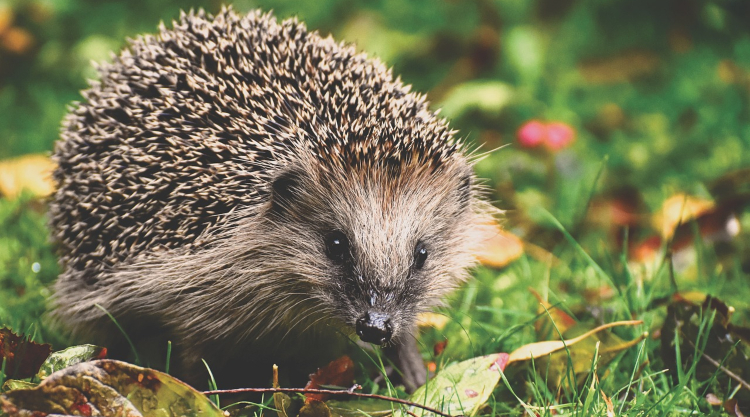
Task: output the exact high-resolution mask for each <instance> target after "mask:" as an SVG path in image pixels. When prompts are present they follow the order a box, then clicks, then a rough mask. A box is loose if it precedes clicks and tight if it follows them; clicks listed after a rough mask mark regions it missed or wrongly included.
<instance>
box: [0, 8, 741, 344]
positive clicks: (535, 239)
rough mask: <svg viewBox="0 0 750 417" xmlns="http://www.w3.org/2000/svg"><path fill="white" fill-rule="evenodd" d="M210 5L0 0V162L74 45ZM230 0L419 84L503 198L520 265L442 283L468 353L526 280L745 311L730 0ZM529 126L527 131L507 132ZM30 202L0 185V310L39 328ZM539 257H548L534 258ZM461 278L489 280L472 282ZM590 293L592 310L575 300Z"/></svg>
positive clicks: (43, 262)
mask: <svg viewBox="0 0 750 417" xmlns="http://www.w3.org/2000/svg"><path fill="white" fill-rule="evenodd" d="M221 5H222V3H221V2H218V1H199V0H196V1H169V0H127V1H126V0H121V1H105V0H0V160H2V159H6V158H11V157H16V156H20V155H24V154H30V153H49V152H50V151H51V149H52V147H53V143H54V141H55V140H56V138H57V136H58V129H59V126H60V122H61V119H62V118H63V116H64V114H65V112H66V109H67V106H68V105H69V103H71V102H73V101H75V100H78V99H80V94H79V91H80V90H81V89H84V88H86V86H87V84H86V80H87V79H96V76H97V75H96V71H95V69H94V67H93V66H92V65H91V62H92V61H94V62H97V61H106V60H107V59H108V57H109V56H111V54H112V53H113V52H117V51H119V50H120V49H121V48H123V47H126V45H127V41H126V39H127V38H129V37H134V36H137V35H138V34H139V33H153V32H155V31H156V27H157V25H158V23H159V22H160V21H164V22H165V23H166V24H167V26H169V25H170V21H171V20H172V19H175V18H177V16H178V15H179V10H180V9H190V8H205V9H206V10H207V11H209V12H216V11H218V10H219V9H220V7H221ZM232 5H233V7H234V8H235V9H236V10H238V11H247V10H251V9H254V8H262V9H264V10H273V11H274V13H275V14H276V15H277V16H278V17H279V18H287V17H290V16H298V17H299V19H300V20H302V21H304V22H306V24H307V25H308V27H309V28H310V29H313V30H318V31H320V32H321V33H323V34H328V33H331V34H332V35H333V36H334V37H335V38H336V39H340V40H347V41H351V42H355V43H356V44H357V46H358V47H359V48H360V49H362V50H364V51H367V52H369V53H370V54H371V55H372V56H378V57H380V58H381V59H383V60H384V61H386V62H387V63H388V64H389V65H391V66H393V68H394V72H395V73H396V74H399V75H400V76H401V77H402V79H403V80H404V81H405V82H406V83H409V84H413V86H414V89H415V90H418V91H422V92H426V93H427V94H428V97H429V98H430V100H431V102H432V103H433V106H434V108H436V109H437V108H441V109H442V113H441V114H442V115H443V116H445V117H447V118H449V119H450V120H451V121H452V124H453V127H454V128H456V129H458V130H459V132H460V133H459V134H460V135H461V136H463V137H466V138H468V139H469V140H470V141H471V142H472V143H474V144H476V145H477V146H480V145H481V147H480V148H479V152H487V154H486V155H485V157H484V158H483V159H482V160H481V161H480V162H479V163H478V165H477V171H478V174H479V176H480V177H482V178H486V185H487V187H488V189H489V196H490V198H491V199H492V200H493V202H495V203H496V204H497V205H498V206H499V207H501V208H503V209H505V210H507V212H506V219H505V220H504V221H503V223H504V225H505V227H506V228H507V229H508V230H509V231H511V232H512V233H514V234H515V235H516V236H519V237H520V238H521V239H522V240H523V241H524V245H525V246H524V250H525V254H526V255H525V257H524V258H523V259H524V260H526V261H525V262H521V263H518V262H517V263H516V264H512V265H511V266H510V267H508V268H506V269H500V270H501V271H502V272H497V271H498V270H495V269H489V268H485V269H480V271H479V272H478V273H477V276H478V277H479V280H478V281H476V282H478V283H479V284H476V282H475V284H471V285H472V286H470V287H469V288H468V289H467V290H465V291H464V292H462V293H460V294H459V295H458V296H457V300H456V302H455V304H454V305H459V306H460V309H459V311H463V312H472V314H474V317H475V318H477V317H483V319H482V320H484V327H483V329H484V330H482V331H481V332H478V333H476V334H475V335H474V336H475V337H476V341H482V340H484V341H486V340H491V341H492V343H490V344H488V345H487V346H489V347H487V348H486V349H500V348H502V347H504V346H505V345H503V343H510V344H511V345H512V344H513V343H515V344H516V346H517V344H518V343H520V340H524V335H523V334H521V335H516V336H517V338H516V339H512V338H511V339H508V340H510V342H508V341H507V340H506V342H503V340H505V339H502V338H498V337H497V335H496V334H495V335H494V336H493V335H492V332H493V330H486V329H488V328H491V326H492V325H495V326H498V327H496V329H498V330H497V332H501V330H502V328H504V327H507V325H509V324H510V323H516V322H518V321H519V320H520V319H519V317H524V320H526V319H528V317H529V316H528V315H529V314H531V312H533V311H535V309H536V305H537V304H536V301H535V299H534V298H533V297H532V296H531V295H530V294H529V293H528V292H527V291H526V287H527V286H529V285H538V284H539V283H540V282H541V283H543V285H549V287H550V289H549V291H550V293H551V294H553V296H551V298H555V299H557V300H564V301H565V303H566V305H568V306H571V309H572V310H573V311H574V312H576V311H578V312H579V314H580V315H579V316H578V317H579V318H580V317H592V316H593V317H594V318H596V319H597V320H599V321H602V317H603V316H602V315H601V314H604V316H606V317H608V318H613V317H614V318H617V317H620V318H623V317H624V318H629V317H633V316H636V317H639V318H642V316H640V315H639V314H640V313H643V314H647V313H648V312H650V311H652V310H651V309H652V307H653V303H654V302H655V300H657V299H658V297H659V296H664V295H666V294H669V291H670V288H671V290H674V289H675V286H676V287H678V289H680V290H685V289H698V290H701V291H704V292H712V293H714V294H719V295H721V296H722V297H724V298H725V299H727V301H728V302H730V303H732V304H733V305H734V306H735V307H737V313H736V315H735V317H734V320H735V322H737V323H739V324H742V325H747V323H748V318H749V317H750V315H748V301H747V300H748V299H749V297H750V289H749V288H750V285H748V277H749V276H750V234H749V233H748V230H750V210H748V201H750V152H748V149H750V108H749V104H750V103H749V102H748V99H749V97H750V25H748V22H750V2H748V1H746V0H714V1H709V0H706V1H698V0H663V1H654V0H473V1H458V0H451V1H448V0H446V1H438V0H368V1H364V0H356V1H348V0H347V1H345V0H316V1H307V2H298V1H291V0H276V1H272V0H258V1H251V0H239V1H235V2H233V3H232ZM530 122H531V123H532V124H533V123H537V126H542V133H539V131H538V130H537V131H536V133H534V132H532V131H531V130H528V129H527V130H524V129H525V128H528V127H529V123H530ZM550 124H556V126H557V127H558V133H560V132H561V130H560V129H562V132H563V136H564V137H563V138H562V139H563V141H562V142H560V143H559V146H556V147H555V146H549V145H548V146H545V145H544V144H542V145H538V146H531V142H533V140H534V139H539V137H535V136H534V135H537V136H539V135H541V136H544V137H545V138H546V139H547V140H549V137H550V135H552V133H550V131H549V130H544V129H549V126H550ZM532 130H533V129H532ZM545 135H546V136H545ZM530 141H531V142H530ZM665 202H667V204H666V205H665ZM43 207H44V205H43V202H42V201H40V200H38V199H35V198H33V197H32V196H31V195H29V194H24V195H22V196H21V197H13V198H11V197H10V196H6V197H4V198H3V199H0V324H2V323H5V324H8V325H10V326H12V327H13V328H15V329H17V330H18V331H22V332H27V333H28V332H30V333H36V334H37V335H38V337H40V338H41V339H42V340H57V339H58V338H59V336H58V335H55V334H51V333H49V332H48V331H47V330H46V327H45V325H44V324H43V323H42V322H41V321H40V319H39V318H40V317H41V315H42V313H43V311H44V309H45V307H44V299H45V297H46V296H47V295H48V293H49V292H48V290H47V289H46V287H45V285H47V284H49V283H50V282H52V281H53V280H54V277H55V276H56V274H57V269H56V266H55V257H54V255H53V253H52V249H51V246H50V244H49V243H48V242H47V238H46V231H45V229H44V210H43ZM675 211H676V212H677V213H678V214H677V219H679V213H680V212H686V213H687V212H690V213H692V215H691V216H687V218H686V219H685V221H684V223H685V224H683V225H682V226H679V227H678V226H677V224H676V223H678V222H677V221H675V220H674V219H673V220H672V221H669V220H666V219H668V218H669V217H670V215H669V214H665V212H666V213H672V217H674V212H675ZM547 212H549V213H551V214H552V216H553V217H554V218H556V219H557V220H559V222H560V224H561V225H562V226H563V227H564V228H565V229H567V230H568V231H570V234H571V237H572V238H573V239H575V240H576V241H577V242H578V243H580V245H581V246H582V247H583V249H585V251H586V252H587V253H589V254H590V255H591V256H592V257H593V259H595V260H597V261H598V262H600V263H601V264H602V265H604V269H605V270H606V272H607V273H608V274H610V275H611V279H612V285H613V286H614V287H616V288H617V289H618V291H619V292H618V297H619V298H624V299H626V304H627V306H628V307H627V308H626V309H624V310H623V309H622V308H621V306H619V304H618V303H619V302H620V301H618V299H619V298H618V297H614V298H613V297H612V296H611V295H609V296H607V295H606V294H605V295H602V294H603V293H602V292H601V291H599V289H600V287H602V285H603V284H602V280H601V277H598V278H597V277H596V276H597V274H596V273H595V272H593V270H592V269H591V266H590V264H588V263H587V261H585V260H582V258H581V256H580V253H578V252H576V249H574V248H571V245H570V242H571V240H566V236H565V235H564V234H563V233H562V232H561V231H560V228H559V227H558V225H556V224H555V223H554V221H551V219H550V217H549V216H548V215H547ZM550 254H552V255H554V258H555V259H558V260H560V261H561V262H560V263H558V264H555V263H553V264H552V265H553V266H552V267H550V263H549V262H547V261H548V260H549V259H552V258H551V257H550V256H551V255H550ZM665 256H666V259H667V260H668V261H674V262H667V263H673V264H674V265H675V269H676V272H677V278H675V276H673V275H670V276H669V277H667V278H664V275H663V274H664V269H663V268H661V269H659V268H660V266H663V265H664V263H663V262H662V261H663V260H664V259H665ZM529 260H530V261H529ZM500 263H501V264H502V262H500ZM559 265H563V266H564V268H562V267H561V269H560V268H558V266H559ZM495 266H496V267H504V266H505V265H495ZM550 268H552V272H551V273H550ZM555 268H558V269H555ZM672 272H674V271H672ZM660 274H661V275H660ZM550 276H551V278H550ZM675 279H676V281H675ZM477 285H479V286H480V287H481V286H483V285H484V286H486V287H487V288H489V289H490V291H488V292H481V291H479V292H478V291H477ZM602 288H603V287H602ZM472 291H473V292H472ZM586 291H589V293H587V292H586ZM591 291H593V293H594V294H598V295H596V296H595V300H597V301H592V300H594V299H592V298H590V297H594V296H592V295H591ZM597 291H599V292H597ZM511 294H515V295H516V298H512V297H511ZM519 294H521V295H519ZM554 294H556V295H554ZM596 297H598V298H596ZM607 297H610V298H607ZM503 299H506V300H509V301H512V303H513V305H510V304H511V303H507V302H506V303H505V304H503V301H502V300H503ZM467 300H468V301H467ZM600 302H601V306H602V307H603V310H602V311H606V313H596V312H592V311H591V310H593V309H594V308H595V307H598V306H599V303H600ZM608 303H610V304H608ZM475 304H484V305H486V306H490V307H491V308H496V309H498V310H495V313H492V314H490V312H488V310H486V309H485V310H479V312H477V311H476V310H472V309H473V307H469V306H471V305H475ZM612 305H616V306H615V307H612ZM575 306H578V307H575ZM490 307H488V308H490ZM606 308H611V309H610V310H607V309H606ZM512 310H515V311H516V312H515V313H514V312H512ZM497 311H501V313H497ZM519 311H520V312H522V313H518V312H519ZM493 314H494V315H493ZM497 314H500V315H497ZM519 314H521V315H520V316H519ZM524 314H526V316H524ZM587 314H588V316H587ZM597 314H599V315H598V316H597ZM659 314H661V316H663V312H662V313H659ZM657 315H658V314H657ZM531 317H533V314H531ZM461 320H463V319H461ZM461 320H459V321H461ZM463 324H464V325H466V322H465V320H464V321H463ZM446 332H448V330H446ZM455 333H456V334H457V336H455V337H456V338H460V337H461V336H458V334H460V333H461V332H460V331H458V330H456V331H455ZM433 336H434V338H436V339H439V337H438V336H435V335H433ZM516 336H514V337H516ZM526 336H528V334H526ZM488 343H489V342H488ZM452 346H453V347H452V349H454V351H453V352H454V355H455V356H468V355H470V354H471V352H469V351H468V349H469V348H467V344H463V345H462V344H461V343H460V342H458V343H455V344H453V345H452ZM477 346H481V344H477ZM462 347H463V348H466V349H467V351H466V352H463V353H461V352H460V349H461V348H462ZM471 349H474V351H475V352H476V350H477V349H479V350H481V349H485V348H477V347H476V346H474V345H473V346H472V347H471Z"/></svg>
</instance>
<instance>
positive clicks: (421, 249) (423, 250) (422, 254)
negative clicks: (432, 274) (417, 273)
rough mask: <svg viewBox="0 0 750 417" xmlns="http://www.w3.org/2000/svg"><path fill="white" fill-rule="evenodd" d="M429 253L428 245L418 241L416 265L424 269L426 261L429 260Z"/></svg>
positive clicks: (415, 256) (415, 257)
mask: <svg viewBox="0 0 750 417" xmlns="http://www.w3.org/2000/svg"><path fill="white" fill-rule="evenodd" d="M427 255H428V252H427V246H425V244H424V243H422V242H419V243H417V246H416V247H415V248H414V267H415V268H417V269H422V267H423V266H424V263H425V261H427Z"/></svg>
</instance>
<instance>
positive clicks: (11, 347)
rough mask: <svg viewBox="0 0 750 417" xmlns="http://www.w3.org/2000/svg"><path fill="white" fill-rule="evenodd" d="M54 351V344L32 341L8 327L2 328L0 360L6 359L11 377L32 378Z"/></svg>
mask: <svg viewBox="0 0 750 417" xmlns="http://www.w3.org/2000/svg"><path fill="white" fill-rule="evenodd" d="M51 352H52V346H50V345H48V344H40V343H36V342H32V341H31V339H30V338H28V337H23V336H19V335H17V334H15V333H13V332H12V331H11V330H10V329H8V328H2V329H0V362H1V361H3V360H5V374H6V375H7V376H8V377H10V378H15V379H25V378H31V377H32V376H34V374H36V373H37V371H38V370H39V367H41V366H42V363H44V361H45V360H46V359H47V357H48V356H49V354H50V353H51Z"/></svg>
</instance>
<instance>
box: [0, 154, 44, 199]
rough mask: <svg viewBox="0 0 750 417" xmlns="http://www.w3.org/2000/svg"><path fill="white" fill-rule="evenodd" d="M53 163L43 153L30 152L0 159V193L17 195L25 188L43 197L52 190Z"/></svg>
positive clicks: (11, 195) (11, 196)
mask: <svg viewBox="0 0 750 417" xmlns="http://www.w3.org/2000/svg"><path fill="white" fill-rule="evenodd" d="M54 169H55V164H54V163H53V162H52V160H51V159H50V158H48V157H46V156H44V155H39V154H31V155H24V156H21V157H18V158H13V159H6V160H4V161H0V195H2V196H4V197H7V198H14V197H17V196H18V195H19V194H20V193H21V191H22V190H27V191H30V192H31V193H33V194H34V195H35V196H37V197H45V196H48V195H50V194H52V192H53V191H54V189H55V187H54V183H53V182H52V171H53V170H54Z"/></svg>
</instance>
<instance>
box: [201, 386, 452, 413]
mask: <svg viewBox="0 0 750 417" xmlns="http://www.w3.org/2000/svg"><path fill="white" fill-rule="evenodd" d="M244 392H260V393H266V392H268V393H273V392H292V393H294V392H299V393H302V394H332V395H351V396H352V397H364V398H375V399H378V400H385V401H390V402H392V403H399V404H404V405H408V406H412V407H417V408H421V409H423V410H426V411H429V412H431V413H435V414H437V415H440V416H443V417H454V416H452V415H450V414H447V413H444V412H442V411H439V410H436V409H434V408H431V407H427V406H424V405H422V404H417V403H415V402H411V401H408V400H402V399H400V398H393V397H387V396H385V395H377V394H364V393H361V392H354V391H353V390H352V389H343V390H337V389H315V388H238V389H218V390H213V391H203V394H204V395H213V394H241V393H244Z"/></svg>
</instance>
